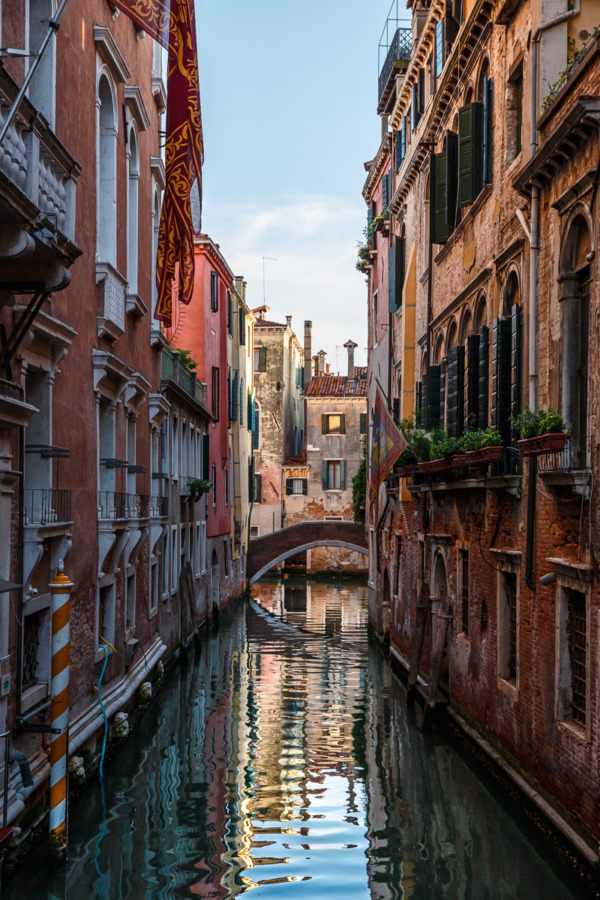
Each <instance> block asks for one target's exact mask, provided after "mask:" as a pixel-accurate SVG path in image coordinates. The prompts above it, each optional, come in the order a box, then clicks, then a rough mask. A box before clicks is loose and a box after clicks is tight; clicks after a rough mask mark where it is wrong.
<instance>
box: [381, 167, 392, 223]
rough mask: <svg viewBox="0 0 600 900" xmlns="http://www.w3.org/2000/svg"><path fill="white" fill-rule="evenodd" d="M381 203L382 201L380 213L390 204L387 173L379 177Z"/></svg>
mask: <svg viewBox="0 0 600 900" xmlns="http://www.w3.org/2000/svg"><path fill="white" fill-rule="evenodd" d="M381 203H382V210H381V211H382V213H383V212H385V211H386V209H387V208H388V206H389V205H390V176H389V173H387V174H386V175H384V176H383V178H382V179H381Z"/></svg>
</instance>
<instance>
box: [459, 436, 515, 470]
mask: <svg viewBox="0 0 600 900" xmlns="http://www.w3.org/2000/svg"><path fill="white" fill-rule="evenodd" d="M460 442H461V447H462V449H463V450H464V452H465V455H466V462H467V464H469V463H470V464H477V465H478V464H479V463H488V462H498V461H499V460H501V459H502V454H503V452H504V447H503V446H502V436H501V434H500V432H498V431H496V429H495V428H485V429H472V430H470V431H465V433H464V434H463V435H462V437H461V439H460Z"/></svg>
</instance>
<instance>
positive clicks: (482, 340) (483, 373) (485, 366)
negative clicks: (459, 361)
mask: <svg viewBox="0 0 600 900" xmlns="http://www.w3.org/2000/svg"><path fill="white" fill-rule="evenodd" d="M489 359H490V341H489V329H488V327H487V325H482V326H481V328H480V329H479V386H478V405H477V427H478V428H482V429H483V428H487V427H488V391H489Z"/></svg>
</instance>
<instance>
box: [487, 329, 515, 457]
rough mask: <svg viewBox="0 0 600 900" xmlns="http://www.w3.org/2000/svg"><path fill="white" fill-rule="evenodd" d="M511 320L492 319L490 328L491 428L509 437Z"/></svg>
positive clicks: (504, 437)
mask: <svg viewBox="0 0 600 900" xmlns="http://www.w3.org/2000/svg"><path fill="white" fill-rule="evenodd" d="M511 337H512V336H511V320H510V319H508V318H502V319H500V318H497V319H494V325H493V328H492V414H491V425H492V428H497V429H498V431H499V432H500V433H501V435H502V437H503V439H504V440H505V441H506V442H508V438H509V436H510V422H509V419H510V381H511V371H510V370H511V358H510V357H511V352H510V350H511Z"/></svg>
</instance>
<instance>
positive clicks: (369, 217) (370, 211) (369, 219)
mask: <svg viewBox="0 0 600 900" xmlns="http://www.w3.org/2000/svg"><path fill="white" fill-rule="evenodd" d="M372 224H373V208H372V207H371V206H370V207H369V208H368V210H367V231H369V230H370V228H371V225H372Z"/></svg>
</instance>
